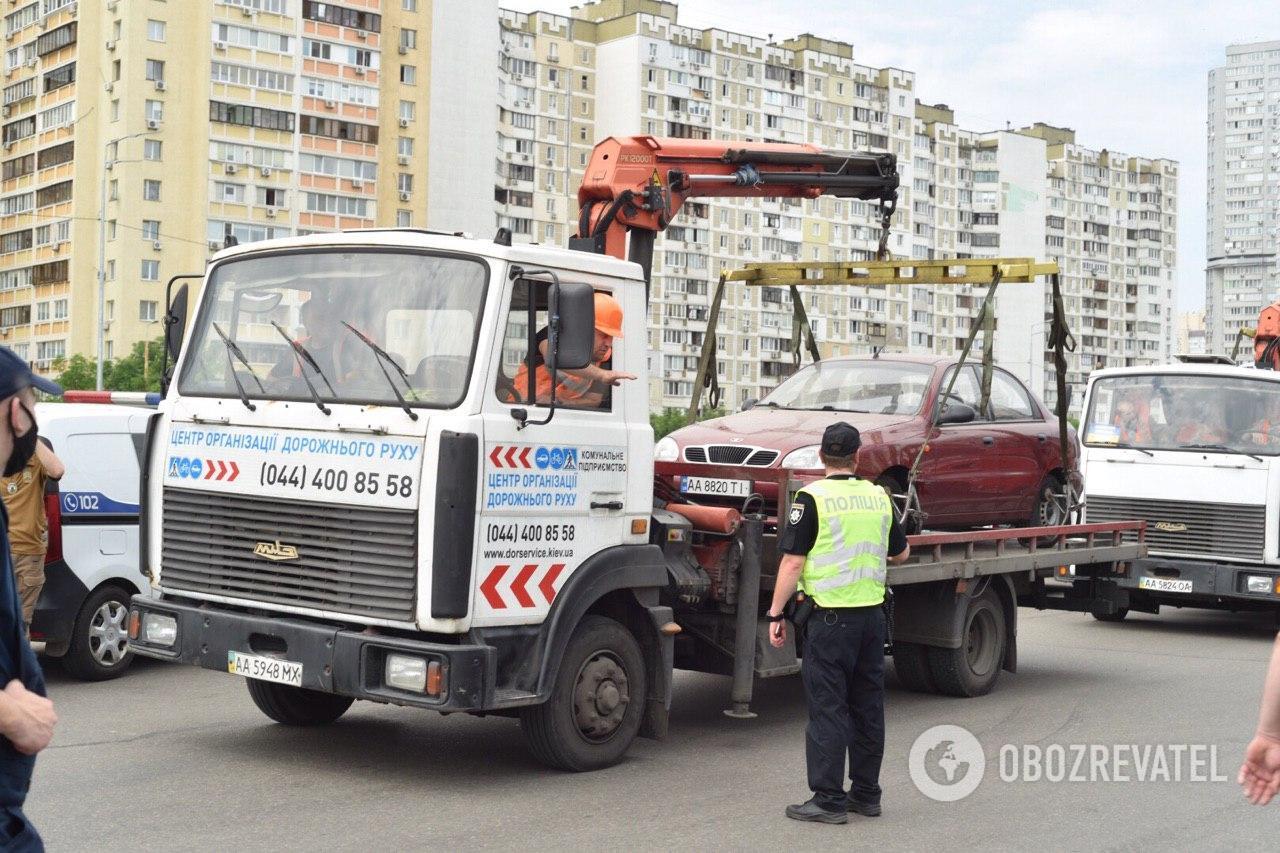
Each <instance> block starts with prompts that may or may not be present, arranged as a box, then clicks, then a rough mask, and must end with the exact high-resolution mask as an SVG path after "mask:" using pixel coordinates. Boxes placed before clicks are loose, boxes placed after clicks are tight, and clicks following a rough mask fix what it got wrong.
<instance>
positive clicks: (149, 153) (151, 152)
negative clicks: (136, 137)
mask: <svg viewBox="0 0 1280 853" xmlns="http://www.w3.org/2000/svg"><path fill="white" fill-rule="evenodd" d="M160 144H161V143H160V140H159V139H144V140H143V141H142V159H144V160H159V159H160Z"/></svg>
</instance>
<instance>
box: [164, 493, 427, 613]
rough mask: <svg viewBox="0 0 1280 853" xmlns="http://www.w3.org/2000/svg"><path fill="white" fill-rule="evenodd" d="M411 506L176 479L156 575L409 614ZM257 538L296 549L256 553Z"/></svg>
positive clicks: (263, 596)
mask: <svg viewBox="0 0 1280 853" xmlns="http://www.w3.org/2000/svg"><path fill="white" fill-rule="evenodd" d="M417 523H418V522H417V513H416V512H415V511H413V510H400V509H381V508H372V507H353V506H336V505H333V504H314V503H301V502H298V501H285V500H277V499H272V498H258V497H245V496H244V495H226V494H219V493H216V492H200V491H191V490H186V489H173V488H166V489H165V490H164V532H163V540H162V541H163V552H162V559H161V566H162V577H163V584H164V586H165V587H166V588H168V589H172V590H185V591H188V592H202V593H210V594H216V595H226V596H232V597H235V598H242V599H247V600H250V601H260V602H263V603H264V604H284V605H291V606H294V607H309V608H314V609H319V610H328V611H333V612H337V613H342V614H347V615H351V616H357V617H364V618H370V619H386V620H392V621H399V622H411V621H413V617H414V589H415V579H416V575H417V560H416V552H415V543H416V542H417ZM260 542H266V543H275V542H280V543H281V544H283V545H292V546H295V547H296V548H297V549H298V558H297V559H293V560H282V561H278V562H277V561H272V560H268V559H265V558H263V557H259V556H257V555H256V554H255V553H254V548H255V547H256V546H257V544H258V543H260Z"/></svg>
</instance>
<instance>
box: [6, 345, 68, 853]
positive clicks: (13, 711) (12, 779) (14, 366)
mask: <svg viewBox="0 0 1280 853" xmlns="http://www.w3.org/2000/svg"><path fill="white" fill-rule="evenodd" d="M33 388H38V389H40V390H41V391H44V392H45V393H47V394H58V395H60V394H62V389H61V388H59V387H58V385H57V384H56V383H54V382H50V381H49V380H48V379H44V378H42V377H39V376H36V375H35V374H33V373H32V372H31V368H30V367H29V366H28V365H27V363H26V362H25V361H23V360H22V359H21V358H19V357H18V356H17V355H16V354H15V353H14V352H13V350H11V349H9V348H8V347H0V459H2V460H5V465H4V475H5V476H11V475H12V474H15V473H17V472H18V471H21V470H22V469H23V468H24V467H25V466H26V464H27V461H28V460H29V459H30V458H31V456H32V454H34V453H35V450H36V440H37V439H36V417H35V402H36V400H35V393H34V391H33V390H32V389H33ZM0 522H2V523H0V555H3V560H4V563H5V564H4V566H3V567H2V568H0V684H3V685H4V689H3V690H0V849H4V850H20V851H42V850H44V843H43V842H42V841H41V840H40V835H39V833H37V832H36V829H35V827H34V826H32V825H31V823H30V822H29V821H28V820H27V818H26V815H25V814H23V812H22V806H23V804H24V803H25V802H26V799H27V789H28V788H29V787H30V785H31V772H32V770H33V769H34V767H35V763H36V753H37V752H39V751H40V750H42V749H44V748H45V747H46V746H48V745H49V741H50V740H52V738H53V726H54V724H55V723H57V721H58V715H57V714H55V713H54V710H53V703H52V702H50V701H49V700H48V698H46V696H45V685H44V673H43V672H41V670H40V663H39V662H38V661H37V660H36V656H35V653H34V652H32V651H31V644H30V643H28V642H27V631H26V626H25V625H24V624H23V621H22V602H21V601H20V599H19V598H18V588H17V585H16V584H15V583H14V577H13V565H12V563H11V560H10V557H9V515H8V513H7V512H6V511H5V510H4V508H3V506H2V505H0Z"/></svg>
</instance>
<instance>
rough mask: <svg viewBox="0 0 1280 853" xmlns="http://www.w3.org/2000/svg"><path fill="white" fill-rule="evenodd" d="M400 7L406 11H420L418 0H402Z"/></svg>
mask: <svg viewBox="0 0 1280 853" xmlns="http://www.w3.org/2000/svg"><path fill="white" fill-rule="evenodd" d="M400 8H401V9H404V10H405V11H406V12H416V11H418V0H400Z"/></svg>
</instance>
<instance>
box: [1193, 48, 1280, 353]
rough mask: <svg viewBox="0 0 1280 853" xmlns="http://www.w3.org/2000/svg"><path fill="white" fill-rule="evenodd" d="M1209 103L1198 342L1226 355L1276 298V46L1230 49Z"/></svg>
mask: <svg viewBox="0 0 1280 853" xmlns="http://www.w3.org/2000/svg"><path fill="white" fill-rule="evenodd" d="M1208 102H1209V122H1208V155H1209V162H1208V202H1207V204H1208V209H1207V214H1208V217H1207V232H1208V233H1207V239H1208V266H1207V267H1206V269H1205V336H1206V345H1207V347H1208V349H1209V351H1210V352H1230V351H1231V349H1232V347H1233V346H1234V344H1235V339H1236V336H1237V333H1238V332H1239V330H1240V329H1241V327H1246V326H1247V327H1252V326H1254V325H1256V323H1257V318H1258V312H1259V311H1261V310H1262V309H1263V308H1265V307H1266V306H1267V305H1270V304H1271V303H1272V301H1274V300H1275V299H1276V298H1277V297H1280V249H1278V248H1277V246H1278V245H1280V41H1268V42H1256V43H1253V44H1237V45H1231V46H1229V47H1228V48H1227V62H1226V64H1225V65H1223V66H1221V67H1218V68H1214V69H1212V70H1211V71H1210V72H1209V88H1208ZM1242 352H1244V353H1248V352H1249V349H1248V348H1247V347H1245V348H1243V349H1242ZM1245 357H1246V356H1241V358H1242V360H1243V359H1244V358H1245Z"/></svg>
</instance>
